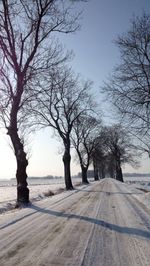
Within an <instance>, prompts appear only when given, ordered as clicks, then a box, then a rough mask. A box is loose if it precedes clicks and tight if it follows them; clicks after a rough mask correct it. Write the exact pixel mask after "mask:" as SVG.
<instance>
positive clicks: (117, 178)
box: [116, 161, 124, 182]
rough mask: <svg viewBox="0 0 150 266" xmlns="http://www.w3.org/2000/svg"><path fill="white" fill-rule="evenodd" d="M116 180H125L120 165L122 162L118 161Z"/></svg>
mask: <svg viewBox="0 0 150 266" xmlns="http://www.w3.org/2000/svg"><path fill="white" fill-rule="evenodd" d="M116 180H118V181H120V182H124V181H123V174H122V169H121V165H120V162H118V161H117V162H116Z"/></svg>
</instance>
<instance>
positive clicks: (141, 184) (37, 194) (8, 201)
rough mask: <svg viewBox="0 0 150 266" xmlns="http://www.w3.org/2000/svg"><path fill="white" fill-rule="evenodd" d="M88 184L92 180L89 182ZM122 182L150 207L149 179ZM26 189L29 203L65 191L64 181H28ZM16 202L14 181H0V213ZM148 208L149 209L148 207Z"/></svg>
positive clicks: (74, 180)
mask: <svg viewBox="0 0 150 266" xmlns="http://www.w3.org/2000/svg"><path fill="white" fill-rule="evenodd" d="M89 181H90V182H91V181H93V179H90V180H89ZM124 181H125V183H126V184H127V185H129V186H130V188H131V189H132V191H133V194H134V190H135V189H138V190H139V194H135V197H137V198H138V200H140V201H142V202H143V203H144V204H145V205H147V206H148V205H149V206H150V177H143V178H138V177H128V178H127V177H126V178H124ZM80 183H81V178H73V184H74V186H76V185H79V184H80ZM28 187H29V189H30V200H31V202H34V201H38V200H42V199H44V198H46V197H47V196H48V194H49V192H50V191H52V192H53V193H54V194H58V193H60V192H61V191H63V190H64V189H65V184H64V179H63V178H60V179H54V180H50V179H44V178H43V179H42V178H41V179H28ZM15 202H16V181H15V179H14V180H1V181H0V213H3V212H5V211H7V210H10V209H12V208H14V206H15ZM149 208H150V207H149Z"/></svg>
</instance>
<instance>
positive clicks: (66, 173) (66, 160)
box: [63, 144, 73, 190]
mask: <svg viewBox="0 0 150 266" xmlns="http://www.w3.org/2000/svg"><path fill="white" fill-rule="evenodd" d="M65 146H67V145H65ZM70 162H71V155H70V145H69V144H68V147H65V152H64V155H63V163H64V178H65V185H66V189H67V190H71V189H73V185H72V181H71V171H70Z"/></svg>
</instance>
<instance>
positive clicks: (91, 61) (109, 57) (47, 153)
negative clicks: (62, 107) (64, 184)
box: [0, 0, 150, 178]
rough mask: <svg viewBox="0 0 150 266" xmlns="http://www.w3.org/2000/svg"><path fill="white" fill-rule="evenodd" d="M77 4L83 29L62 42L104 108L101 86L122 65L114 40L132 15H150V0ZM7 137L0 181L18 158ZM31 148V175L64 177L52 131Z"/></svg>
mask: <svg viewBox="0 0 150 266" xmlns="http://www.w3.org/2000/svg"><path fill="white" fill-rule="evenodd" d="M78 5H79V8H82V9H83V10H84V12H83V15H82V20H81V30H80V31H78V32H76V33H75V34H72V35H70V34H68V35H61V36H60V40H61V41H62V43H63V44H64V45H65V46H66V48H67V49H69V50H70V49H72V50H73V51H74V54H75V57H74V59H73V61H72V62H71V64H72V66H73V68H74V70H75V72H77V73H81V74H82V76H83V77H84V78H85V79H87V78H88V79H91V80H93V81H94V87H93V88H94V92H95V93H96V94H97V100H98V102H99V104H100V105H101V99H100V94H99V87H100V86H101V85H102V84H103V81H104V80H105V79H106V77H107V76H108V74H109V73H110V72H111V70H112V69H113V67H114V66H115V64H117V63H118V62H119V52H118V49H117V47H116V46H115V44H114V43H113V40H115V39H116V38H117V36H118V35H119V34H121V33H123V32H126V31H127V30H128V28H129V23H130V19H131V18H132V16H133V15H140V14H142V11H146V12H150V1H149V0H89V1H88V2H86V3H81V2H79V3H78ZM98 97H99V98H98ZM108 112H109V110H108ZM7 138H8V137H7V136H5V135H2V134H0V147H1V152H0V162H1V167H0V178H12V177H15V171H16V163H15V157H14V155H13V152H12V151H11V150H10V147H9V146H8V139H7ZM30 147H31V155H32V156H31V158H30V160H29V167H28V169H27V170H28V171H27V172H28V175H29V176H31V175H32V176H33V175H34V176H43V175H48V174H53V175H55V174H56V175H63V164H62V161H61V155H60V154H58V153H60V152H61V145H60V143H59V142H58V141H56V139H55V138H54V136H53V138H52V133H50V131H49V130H46V131H44V132H38V133H37V134H35V136H33V137H32V142H31V143H30ZM130 170H132V171H134V170H133V169H130V168H129V167H128V168H126V171H130ZM78 171H80V168H79V166H77V165H76V163H74V162H73V163H72V173H73V174H75V173H77V172H78ZM139 171H141V172H150V167H149V161H148V160H146V159H145V160H144V161H143V167H141V169H139Z"/></svg>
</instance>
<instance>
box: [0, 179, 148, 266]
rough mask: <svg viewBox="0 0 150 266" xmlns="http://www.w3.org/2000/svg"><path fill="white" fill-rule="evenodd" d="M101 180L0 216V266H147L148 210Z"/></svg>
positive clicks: (120, 188)
mask: <svg viewBox="0 0 150 266" xmlns="http://www.w3.org/2000/svg"><path fill="white" fill-rule="evenodd" d="M139 193H141V192H140V191H139V190H136V189H135V190H134V191H133V190H132V189H131V190H130V186H127V185H124V184H122V183H119V182H117V181H115V180H111V179H105V180H102V181H100V182H95V183H93V184H91V185H89V186H82V187H80V188H78V189H76V190H74V191H70V192H63V193H61V194H60V195H56V196H54V197H52V198H49V199H46V200H42V201H41V202H36V204H33V205H31V207H30V208H27V209H22V210H20V211H19V210H15V211H12V212H9V213H4V214H1V215H0V266H6V265H7V266H17V265H18V266H55V265H64V266H67V265H70V266H73V265H75V266H81V265H82V266H92V265H94V266H100V265H101V266H123V265H124V266H131V265H132V266H139V265H142V266H149V265H150V210H149V209H148V208H147V207H145V206H144V205H143V204H142V203H141V202H140V201H138V194H139Z"/></svg>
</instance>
